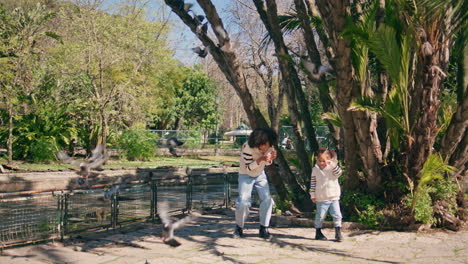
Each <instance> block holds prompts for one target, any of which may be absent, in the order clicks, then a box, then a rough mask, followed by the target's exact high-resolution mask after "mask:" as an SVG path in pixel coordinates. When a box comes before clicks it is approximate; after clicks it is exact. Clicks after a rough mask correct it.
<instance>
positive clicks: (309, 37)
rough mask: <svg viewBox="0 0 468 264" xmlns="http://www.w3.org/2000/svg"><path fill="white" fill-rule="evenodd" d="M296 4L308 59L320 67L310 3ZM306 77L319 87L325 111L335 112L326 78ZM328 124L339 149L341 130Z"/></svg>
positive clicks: (296, 2) (301, 1)
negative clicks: (310, 16)
mask: <svg viewBox="0 0 468 264" xmlns="http://www.w3.org/2000/svg"><path fill="white" fill-rule="evenodd" d="M294 4H295V6H296V10H297V14H298V16H299V19H300V20H301V27H302V29H303V31H304V32H303V33H304V40H305V42H306V43H307V45H306V48H307V53H308V57H309V59H310V60H311V62H312V63H313V64H314V65H316V67H319V65H322V64H323V63H322V59H321V57H320V52H319V49H318V47H317V43H316V41H315V36H314V33H313V30H312V27H311V25H310V23H311V21H310V18H309V15H312V14H313V11H312V10H311V7H310V4H309V3H308V2H304V0H294ZM322 37H324V38H326V36H325V34H323V35H322ZM306 75H307V78H308V79H309V81H310V82H312V83H315V84H316V85H317V87H318V90H319V96H320V102H321V104H322V109H323V111H324V112H326V113H327V112H334V109H333V101H332V100H331V97H330V89H329V86H328V82H327V81H326V80H324V78H319V79H315V78H314V77H313V75H312V73H310V72H306ZM326 122H327V126H328V128H329V130H330V134H331V135H332V140H333V143H334V145H335V146H336V147H337V148H338V147H339V143H338V142H339V141H340V131H339V128H338V127H335V126H333V124H331V123H330V122H329V121H326ZM317 145H318V144H317Z"/></svg>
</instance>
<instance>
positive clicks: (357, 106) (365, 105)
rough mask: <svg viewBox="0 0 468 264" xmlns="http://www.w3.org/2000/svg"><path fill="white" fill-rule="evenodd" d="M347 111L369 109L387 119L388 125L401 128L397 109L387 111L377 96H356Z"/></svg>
mask: <svg viewBox="0 0 468 264" xmlns="http://www.w3.org/2000/svg"><path fill="white" fill-rule="evenodd" d="M348 110H349V111H370V112H373V113H376V114H378V115H380V116H382V117H384V118H385V120H387V122H388V124H389V126H388V127H393V128H397V129H399V130H403V124H402V121H401V118H400V116H401V115H400V112H399V111H388V108H387V107H385V105H382V104H381V103H380V100H379V98H371V97H368V96H363V97H360V98H356V99H354V100H353V101H352V102H351V106H350V107H349V108H348Z"/></svg>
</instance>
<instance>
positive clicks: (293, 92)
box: [254, 0, 315, 179]
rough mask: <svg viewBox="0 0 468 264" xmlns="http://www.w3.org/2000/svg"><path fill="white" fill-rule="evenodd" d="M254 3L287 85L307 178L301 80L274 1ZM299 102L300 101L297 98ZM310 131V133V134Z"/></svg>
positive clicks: (306, 114) (307, 124)
mask: <svg viewBox="0 0 468 264" xmlns="http://www.w3.org/2000/svg"><path fill="white" fill-rule="evenodd" d="M254 4H255V6H256V8H257V12H258V13H259V14H260V19H262V21H263V24H264V25H265V27H266V29H267V31H268V33H269V35H270V37H271V39H272V40H273V43H274V45H275V52H276V54H277V57H278V62H279V68H280V72H281V76H282V77H283V80H284V81H285V82H286V85H287V93H286V98H287V99H288V109H289V114H290V115H291V121H292V123H293V125H294V133H295V135H296V142H297V144H296V146H295V149H296V152H297V156H298V159H299V163H300V166H301V171H302V177H303V179H309V178H310V174H311V173H312V168H311V164H310V158H309V157H310V155H309V153H307V151H306V149H305V145H304V143H303V140H302V134H301V126H300V112H299V109H298V108H297V102H298V100H297V99H298V96H299V97H300V95H299V94H297V92H299V91H300V92H302V86H301V82H300V80H299V77H298V75H297V71H296V69H295V67H294V65H293V63H292V61H291V59H290V58H289V57H290V56H289V54H288V51H287V48H286V45H285V44H284V40H283V35H282V33H281V30H280V28H279V23H278V17H277V13H276V4H275V2H274V1H267V8H266V7H265V6H264V3H263V1H262V0H254ZM302 96H303V94H302ZM299 102H301V101H300V100H299ZM300 106H301V110H302V111H301V112H302V115H303V116H304V117H305V119H304V123H305V124H304V125H305V127H306V131H309V133H307V136H308V137H312V138H313V139H315V132H313V133H312V132H311V131H310V128H309V130H308V129H307V127H312V124H311V120H310V113H309V110H308V107H307V109H304V105H303V103H302V104H301V103H300ZM307 117H308V118H309V119H308V120H307ZM312 129H313V128H312ZM312 131H313V130H312ZM310 133H312V135H311V134H310ZM309 139H310V138H309ZM311 142H312V141H311Z"/></svg>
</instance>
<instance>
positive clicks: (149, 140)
mask: <svg viewBox="0 0 468 264" xmlns="http://www.w3.org/2000/svg"><path fill="white" fill-rule="evenodd" d="M158 140H159V136H158V135H157V134H155V133H152V132H150V131H145V130H125V131H124V132H123V133H122V135H121V136H120V138H119V140H118V145H119V147H120V149H121V150H122V154H123V156H125V157H126V158H127V159H128V160H147V159H149V158H151V157H154V156H155V145H156V142H158Z"/></svg>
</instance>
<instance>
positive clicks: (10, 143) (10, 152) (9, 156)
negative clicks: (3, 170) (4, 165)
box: [7, 103, 14, 163]
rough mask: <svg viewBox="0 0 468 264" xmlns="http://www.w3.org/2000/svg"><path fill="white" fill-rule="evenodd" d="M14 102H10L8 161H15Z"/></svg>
mask: <svg viewBox="0 0 468 264" xmlns="http://www.w3.org/2000/svg"><path fill="white" fill-rule="evenodd" d="M13 126H14V124H13V104H12V103H8V140H7V147H8V163H11V162H12V161H13Z"/></svg>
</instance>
